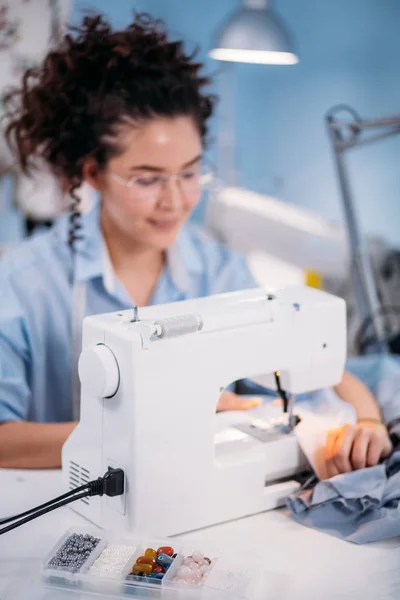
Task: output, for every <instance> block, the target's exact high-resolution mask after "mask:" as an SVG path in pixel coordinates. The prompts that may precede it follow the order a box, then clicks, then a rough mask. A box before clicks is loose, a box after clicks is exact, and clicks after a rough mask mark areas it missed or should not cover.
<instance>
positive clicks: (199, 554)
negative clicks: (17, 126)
mask: <svg viewBox="0 0 400 600" xmlns="http://www.w3.org/2000/svg"><path fill="white" fill-rule="evenodd" d="M192 558H193V560H194V562H196V563H199V562H200V561H201V560H203V558H204V554H203V553H202V552H199V551H198V550H196V552H193V554H192Z"/></svg>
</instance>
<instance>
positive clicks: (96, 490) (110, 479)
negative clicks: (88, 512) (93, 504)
mask: <svg viewBox="0 0 400 600" xmlns="http://www.w3.org/2000/svg"><path fill="white" fill-rule="evenodd" d="M124 489H125V474H124V472H123V470H122V469H112V468H111V467H109V469H108V471H107V473H106V474H105V475H104V476H103V477H99V478H98V479H96V480H95V481H91V482H90V483H89V494H88V495H89V496H103V495H104V494H105V495H106V496H110V497H113V496H122V494H123V493H124Z"/></svg>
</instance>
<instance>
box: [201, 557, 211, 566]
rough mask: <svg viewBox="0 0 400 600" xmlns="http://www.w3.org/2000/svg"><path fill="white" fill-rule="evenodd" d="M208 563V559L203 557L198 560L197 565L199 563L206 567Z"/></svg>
mask: <svg viewBox="0 0 400 600" xmlns="http://www.w3.org/2000/svg"><path fill="white" fill-rule="evenodd" d="M209 564H210V563H209V561H208V560H206V559H205V558H202V559H201V560H200V561H199V565H200V567H203V566H207V567H208V566H209Z"/></svg>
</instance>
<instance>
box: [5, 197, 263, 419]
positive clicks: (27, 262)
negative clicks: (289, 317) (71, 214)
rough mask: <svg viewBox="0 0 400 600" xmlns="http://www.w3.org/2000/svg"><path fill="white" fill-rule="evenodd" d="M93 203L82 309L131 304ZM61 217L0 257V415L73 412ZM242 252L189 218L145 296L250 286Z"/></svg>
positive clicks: (167, 297)
mask: <svg viewBox="0 0 400 600" xmlns="http://www.w3.org/2000/svg"><path fill="white" fill-rule="evenodd" d="M99 212H100V211H99V205H98V204H96V205H95V207H94V208H93V209H92V210H91V211H90V212H89V213H87V214H86V215H85V216H84V217H83V218H82V225H83V230H82V231H83V240H81V241H80V242H78V244H77V248H76V256H75V266H74V269H75V279H76V280H77V281H78V282H83V283H85V285H86V309H85V314H86V315H92V314H99V313H105V312H110V311H117V310H123V309H128V308H132V307H133V305H134V303H133V301H132V299H131V298H130V296H129V295H128V293H127V291H126V289H125V288H124V286H123V285H122V284H121V283H120V282H119V281H118V280H117V278H116V277H115V275H114V273H113V270H112V267H111V264H110V261H109V258H108V256H107V252H106V250H105V244H104V240H103V237H102V234H101V229H100V225H99ZM67 233H68V219H67V218H66V217H65V218H62V219H60V221H59V222H58V223H57V224H56V225H55V226H54V227H53V228H52V229H51V230H50V231H49V232H48V233H45V234H40V235H37V236H36V237H34V238H31V239H30V240H28V241H26V242H24V243H22V244H21V245H20V246H19V247H18V248H17V249H16V250H14V251H12V252H10V253H8V254H7V255H6V256H5V257H4V258H3V259H2V260H1V261H0V422H5V421H17V420H27V421H38V422H65V421H70V420H72V401H71V380H72V374H71V370H72V367H71V365H72V361H73V357H72V344H71V311H72V308H71V306H72V290H71V283H70V274H71V268H72V267H71V264H72V260H71V253H70V251H69V249H68V246H67ZM255 285H256V284H255V282H254V279H253V277H252V275H251V273H250V271H249V269H248V267H247V264H246V262H245V260H244V258H243V257H242V256H241V255H239V254H237V253H235V252H232V251H230V250H227V249H226V248H224V247H223V246H222V245H221V244H219V243H218V242H217V241H215V240H213V239H212V238H210V237H209V236H208V235H207V234H206V233H204V232H203V231H201V230H200V229H198V228H196V227H195V226H194V225H191V224H188V225H186V226H185V227H184V228H183V229H182V231H181V233H180V235H179V237H178V239H177V241H176V243H175V244H174V246H173V247H172V248H171V249H170V250H169V251H168V253H167V261H166V266H165V268H164V270H163V271H162V273H161V276H160V278H159V280H158V282H157V285H156V289H155V291H154V294H153V297H152V299H151V304H162V303H165V302H174V301H177V300H185V299H189V298H197V297H200V296H208V295H211V294H218V293H222V292H230V291H236V290H241V289H245V288H251V287H255Z"/></svg>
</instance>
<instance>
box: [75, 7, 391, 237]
mask: <svg viewBox="0 0 400 600" xmlns="http://www.w3.org/2000/svg"><path fill="white" fill-rule="evenodd" d="M110 4H111V3H110V1H109V0H92V1H91V2H87V1H86V0H77V1H76V2H75V12H74V17H75V18H76V16H77V14H79V12H80V9H81V7H83V6H92V7H97V8H99V9H101V10H103V11H104V12H105V13H106V14H108V15H109V16H110V17H111V18H112V20H113V22H114V23H115V24H116V25H124V24H125V23H126V22H127V20H128V19H129V18H130V15H131V11H132V8H133V7H137V8H139V9H143V10H146V11H149V12H151V13H152V14H153V15H155V16H159V17H161V18H163V19H165V20H166V22H167V23H168V25H169V27H170V29H171V31H172V32H173V33H174V34H175V35H177V36H182V37H184V38H185V39H186V40H188V41H189V42H190V43H199V44H201V46H202V56H203V58H206V50H207V48H208V46H209V45H210V43H211V35H210V32H212V31H213V30H215V26H216V24H217V23H219V22H221V21H222V20H223V19H224V18H225V15H226V14H228V12H229V11H230V10H232V9H234V8H235V7H236V6H239V5H240V2H239V1H238V0H202V1H201V2H199V1H197V0H142V1H137V2H132V0H118V2H114V3H113V4H112V9H110ZM275 6H276V9H277V10H278V12H279V13H280V14H281V16H282V17H283V18H284V19H285V21H286V23H287V24H288V25H289V27H290V28H291V30H292V32H293V34H294V36H295V38H296V41H297V47H298V51H299V54H300V63H299V64H298V65H296V66H291V67H276V66H275V67H274V66H267V67H265V66H259V65H235V66H234V67H233V69H234V71H235V75H236V90H237V95H236V97H235V123H234V126H235V137H236V161H235V162H236V168H237V171H238V173H237V176H238V179H239V181H240V183H241V184H242V185H244V186H246V187H249V188H251V189H254V190H256V191H259V192H262V193H271V194H275V195H277V196H279V197H280V198H282V199H284V200H286V201H287V202H289V203H293V204H298V205H302V206H305V207H308V208H310V209H312V210H315V211H317V212H319V213H320V214H322V215H325V216H327V217H329V218H332V219H334V220H341V219H342V210H341V204H340V196H339V192H338V187H337V182H336V177H335V171H334V165H333V161H332V156H331V153H330V146H329V141H328V137H327V134H326V131H325V126H324V114H325V112H326V111H327V109H329V108H330V107H331V106H333V105H334V104H337V103H347V104H350V105H351V106H354V107H355V108H356V109H357V111H358V112H359V113H360V114H361V115H362V116H363V117H365V118H375V117H380V116H385V115H390V114H393V113H396V112H398V113H400V35H399V24H400V2H399V1H398V0H301V1H299V0H276V1H275ZM207 67H208V69H209V70H211V71H217V70H218V69H220V68H221V66H220V65H219V64H218V63H216V62H214V61H211V60H207ZM225 79H226V78H225ZM223 82H224V79H222V85H221V84H220V85H219V86H217V89H218V91H221V87H222V91H223V89H224V88H223ZM229 91H230V88H226V87H225V100H224V99H223V101H222V102H221V106H220V111H221V112H223V107H224V102H229V101H230V100H229V98H228V94H229ZM213 133H214V135H216V134H217V130H216V121H215V120H214V125H213ZM399 163H400V136H398V137H397V138H393V139H390V140H386V141H383V142H380V143H378V144H375V145H373V146H369V147H365V148H360V149H356V150H355V151H353V153H351V154H349V155H348V165H349V170H350V175H351V183H352V188H353V191H354V197H355V200H356V203H357V208H358V211H359V214H360V222H361V225H362V228H363V231H368V232H373V233H377V234H383V235H385V236H386V237H388V238H389V239H390V241H391V242H392V243H394V244H396V245H398V246H400V169H399V167H398V165H399Z"/></svg>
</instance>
